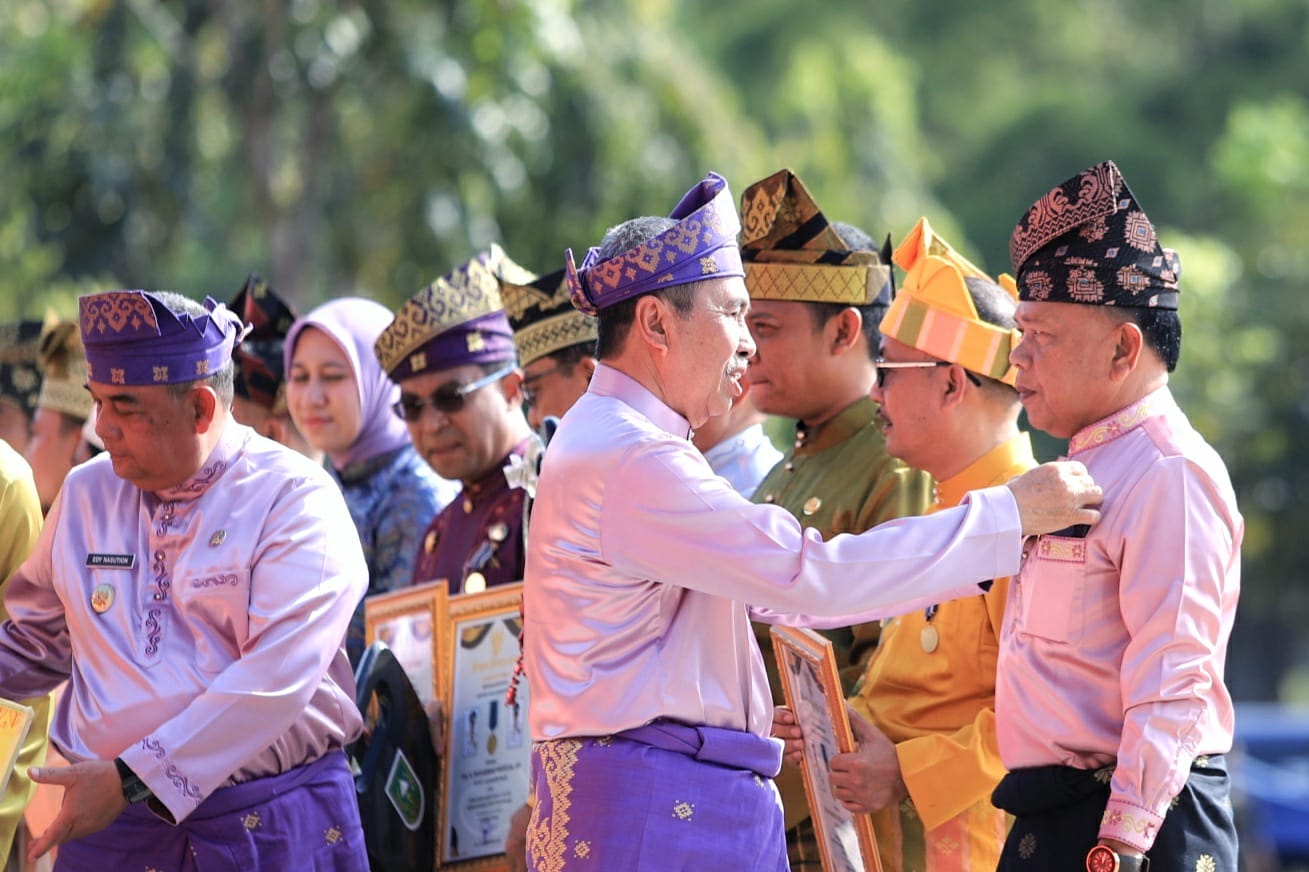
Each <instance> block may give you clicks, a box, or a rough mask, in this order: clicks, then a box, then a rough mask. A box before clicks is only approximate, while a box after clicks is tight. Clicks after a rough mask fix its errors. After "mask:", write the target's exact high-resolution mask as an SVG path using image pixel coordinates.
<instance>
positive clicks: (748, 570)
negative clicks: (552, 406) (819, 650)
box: [524, 365, 1020, 741]
mask: <svg viewBox="0 0 1309 872" xmlns="http://www.w3.org/2000/svg"><path fill="white" fill-rule="evenodd" d="M689 433H690V426H689V425H688V423H687V421H686V419H685V418H683V417H681V416H680V415H678V414H677V413H676V412H675V411H673V410H672V409H671V408H669V407H668V406H667V405H665V404H664V403H663V402H661V401H660V400H659V399H658V398H657V397H655V396H654V395H653V394H652V393H650V392H649V391H648V390H646V389H645V388H644V387H642V386H641V385H640V384H638V383H637V382H636V381H634V380H633V379H631V378H629V377H628V376H626V375H624V374H622V373H621V372H619V371H618V370H616V369H613V368H611V367H608V366H605V365H601V366H599V367H597V368H596V372H595V375H594V376H593V377H592V379H591V385H590V388H589V389H588V391H587V393H586V394H585V395H584V396H583V397H582V398H581V399H580V400H579V401H578V403H577V404H576V405H575V406H574V407H573V408H572V409H571V410H569V412H568V414H567V415H565V416H564V419H563V421H562V422H561V424H560V426H559V430H558V432H557V433H556V434H555V437H554V439H553V440H552V441H551V443H550V448H549V450H548V451H547V452H546V455H545V462H544V464H543V468H542V471H541V477H540V481H539V484H538V487H537V496H536V503H535V505H534V508H533V514H532V528H531V535H530V536H529V537H528V555H527V572H526V587H525V594H524V599H525V602H524V613H525V619H526V631H525V634H524V646H525V652H526V671H527V676H528V681H529V684H530V688H531V711H530V723H531V730H532V737H533V739H535V740H538V741H539V740H549V739H558V738H562V737H566V736H603V735H609V734H611V733H614V732H618V731H621V730H625V729H629V728H632V727H637V726H640V725H643V724H646V723H649V722H650V721H652V720H654V719H655V718H659V717H664V718H672V719H674V720H678V721H682V722H684V723H689V724H705V725H709V726H715V727H725V728H729V729H736V730H749V731H751V732H754V733H757V734H759V735H766V734H767V732H768V729H769V726H770V724H771V720H772V711H773V705H772V696H771V694H770V693H769V690H768V680H767V677H766V675H765V672H764V664H763V660H762V658H761V657H760V654H759V649H758V647H757V645H756V643H755V638H754V633H753V631H752V630H751V627H750V617H751V615H752V614H753V615H754V616H755V617H756V618H762V619H765V620H768V619H772V620H774V621H775V622H781V621H785V622H788V623H801V622H803V623H811V624H820V623H824V622H825V621H827V622H831V623H837V624H842V623H849V621H850V619H851V618H850V616H854V619H855V620H859V621H864V620H871V619H874V618H876V617H882V616H885V615H889V614H895V613H898V612H901V611H904V610H905V609H912V608H915V607H922V605H926V604H930V603H932V602H939V601H940V599H939V598H941V597H945V596H948V595H950V594H953V595H955V596H959V595H964V594H970V593H975V592H976V587H975V586H974V585H975V583H976V582H980V581H983V580H986V579H991V578H997V577H1001V576H1005V575H1011V574H1013V572H1014V571H1015V570H1016V569H1017V566H1018V557H1019V554H1020V524H1019V518H1018V510H1017V506H1016V505H1015V503H1014V500H1013V497H1012V495H1011V494H1010V492H1009V490H1008V489H1007V488H992V489H988V490H984V491H979V492H977V493H975V494H973V495H972V497H971V498H970V499H969V501H968V503H967V505H965V506H962V507H960V508H958V509H951V510H948V511H945V512H941V513H938V514H936V515H933V516H931V517H923V518H913V519H906V520H902V521H894V522H891V523H888V524H884V525H882V526H879V527H877V528H875V529H874V530H872V531H869V532H868V533H865V534H862V535H859V536H851V535H841V536H835V537H833V538H832V539H830V540H829V541H827V542H823V540H822V537H821V536H819V535H818V533H817V532H816V531H813V530H809V531H803V530H801V528H800V524H799V523H798V522H797V521H796V519H795V517H794V516H793V515H791V513H790V512H788V511H786V510H785V509H782V508H779V507H777V506H769V505H755V504H754V503H751V502H750V501H749V500H747V499H745V498H744V497H742V496H741V495H739V494H738V493H736V492H735V491H734V490H732V488H731V486H730V485H728V483H727V482H726V481H724V480H723V479H722V478H720V477H718V476H717V475H715V474H714V473H713V471H712V470H711V469H710V467H709V464H708V463H707V462H706V461H705V459H704V457H703V455H701V454H700V452H698V451H696V449H695V447H694V446H693V445H692V444H691V443H690V442H689V441H688V438H687V437H688V434H689ZM747 603H749V604H751V605H752V606H753V607H757V608H752V609H747V606H746V604H747ZM766 612H767V613H766ZM795 613H802V614H803V615H805V616H807V617H805V616H799V615H796V614H795Z"/></svg>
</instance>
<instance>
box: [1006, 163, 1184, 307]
mask: <svg viewBox="0 0 1309 872" xmlns="http://www.w3.org/2000/svg"><path fill="white" fill-rule="evenodd" d="M1009 257H1010V259H1011V260H1012V261H1013V265H1014V275H1015V276H1017V280H1018V295H1019V297H1020V299H1023V300H1036V301H1042V300H1044V301H1049V302H1052V303H1084V304H1088V305H1093V306H1129V307H1133V308H1151V309H1176V308H1177V293H1178V289H1177V280H1178V279H1179V278H1180V277H1181V274H1182V264H1181V261H1180V260H1179V259H1178V257H1177V252H1175V251H1173V250H1171V249H1168V248H1163V247H1161V246H1160V245H1159V239H1158V237H1157V236H1156V234H1155V229H1154V225H1153V224H1151V223H1150V219H1149V218H1147V217H1146V214H1145V212H1144V211H1143V210H1142V209H1141V207H1140V205H1139V204H1138V203H1137V202H1136V197H1134V196H1132V191H1131V189H1130V188H1128V187H1127V182H1126V181H1125V180H1124V179H1123V174H1122V173H1120V172H1119V171H1118V167H1117V166H1115V165H1114V162H1113V161H1111V160H1107V161H1105V162H1104V163H1101V164H1096V165H1095V166H1093V167H1091V168H1090V169H1088V170H1083V171H1082V172H1080V173H1078V174H1077V175H1075V176H1073V177H1072V178H1071V179H1069V180H1068V181H1066V182H1064V183H1063V184H1062V185H1059V186H1058V187H1056V188H1054V189H1053V190H1051V191H1050V192H1049V193H1048V194H1046V195H1045V196H1044V197H1042V198H1041V199H1039V200H1037V201H1036V202H1035V203H1033V204H1032V206H1031V208H1029V209H1028V210H1027V213H1026V214H1025V215H1023V217H1022V219H1021V220H1020V221H1019V222H1018V226H1017V227H1015V228H1014V232H1013V235H1012V236H1011V237H1010V238H1009Z"/></svg>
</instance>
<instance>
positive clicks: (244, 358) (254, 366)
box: [228, 273, 296, 414]
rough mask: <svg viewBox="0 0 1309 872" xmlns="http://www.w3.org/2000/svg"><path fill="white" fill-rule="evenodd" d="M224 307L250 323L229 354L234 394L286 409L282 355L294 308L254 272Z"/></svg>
mask: <svg viewBox="0 0 1309 872" xmlns="http://www.w3.org/2000/svg"><path fill="white" fill-rule="evenodd" d="M228 306H229V307H230V308H231V309H232V311H233V312H235V313H236V314H237V315H239V316H240V317H241V320H243V321H245V323H247V324H249V325H250V335H249V336H247V337H246V338H245V341H244V342H242V343H241V344H240V346H238V347H237V349H236V350H235V351H234V352H233V353H232V361H233V362H234V363H235V364H236V380H235V388H236V395H237V396H238V397H242V398H244V399H247V400H250V401H251V402H253V403H258V404H259V405H261V406H263V407H264V408H265V409H270V410H272V411H273V412H276V413H277V414H282V413H283V412H285V410H286V368H285V365H284V362H283V358H284V356H285V355H284V351H285V347H286V334H287V332H288V331H289V330H290V329H291V325H292V324H294V323H295V319H296V314H295V310H294V309H292V308H291V304H290V303H288V302H286V301H285V300H283V299H282V298H281V297H280V296H278V294H277V291H275V290H273V289H272V288H270V287H269V286H268V282H266V281H264V280H263V279H262V278H260V277H259V276H258V275H256V274H254V273H251V274H250V275H249V277H248V278H246V280H245V284H244V285H242V286H241V290H240V291H238V292H237V294H236V296H235V297H233V298H232V302H231V303H229V304H228Z"/></svg>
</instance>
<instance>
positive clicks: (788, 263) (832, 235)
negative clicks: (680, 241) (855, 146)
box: [741, 169, 895, 306]
mask: <svg viewBox="0 0 1309 872" xmlns="http://www.w3.org/2000/svg"><path fill="white" fill-rule="evenodd" d="M741 222H742V230H741V257H742V258H743V259H744V260H745V284H746V287H747V288H749V290H750V298H751V299H754V300H793V301H794V300H798V301H804V302H810V303H838V304H843V305H847V306H866V305H868V304H869V303H872V302H874V301H877V302H880V303H883V304H889V303H890V302H891V294H892V292H893V291H894V289H895V281H894V278H893V276H892V273H891V264H890V262H889V260H890V255H891V243H890V239H889V237H888V239H887V244H886V246H885V248H884V250H883V251H882V252H880V253H879V252H876V251H860V250H854V249H851V248H850V246H849V245H848V244H846V241H845V240H844V239H842V238H841V234H840V233H838V232H837V230H836V228H835V227H833V226H832V225H831V223H830V222H829V221H828V220H827V217H826V216H824V215H823V213H822V210H820V209H819V208H818V204H817V203H815V202H814V199H813V197H811V196H810V195H809V191H808V189H807V188H805V186H804V182H802V181H800V177H799V176H797V175H796V174H795V173H793V172H791V171H790V170H789V169H786V170H778V171H777V172H775V173H773V174H772V175H771V176H769V177H768V178H766V179H763V180H761V181H758V182H755V183H754V184H753V185H751V186H750V187H748V188H746V189H745V193H743V194H742V195H741Z"/></svg>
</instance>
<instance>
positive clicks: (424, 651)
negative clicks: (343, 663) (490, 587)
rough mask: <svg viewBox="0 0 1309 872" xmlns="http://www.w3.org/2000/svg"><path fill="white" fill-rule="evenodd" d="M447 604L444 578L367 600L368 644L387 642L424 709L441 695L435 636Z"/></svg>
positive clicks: (366, 627) (365, 631)
mask: <svg viewBox="0 0 1309 872" xmlns="http://www.w3.org/2000/svg"><path fill="white" fill-rule="evenodd" d="M446 601H447V597H446V583H445V580H444V579H442V580H441V581H433V582H428V583H427V584H420V585H415V586H414V587H406V588H401V589H400V590H395V591H391V592H389V593H381V594H377V595H375V596H370V597H368V598H366V599H365V600H364V635H365V639H366V643H367V644H368V645H371V644H373V643H374V642H384V643H386V647H388V648H390V649H391V653H393V654H394V655H395V659H396V660H397V661H399V663H400V665H401V666H403V667H404V671H405V674H406V675H408V676H409V682H410V684H412V685H413V686H414V692H415V693H417V694H418V698H419V699H420V700H422V702H423V705H424V706H426V705H427V704H428V703H429V702H431V701H432V700H433V699H436V698H437V697H438V696H439V692H438V687H439V682H438V676H437V669H436V660H437V652H436V649H437V641H438V640H437V638H436V635H435V633H436V630H437V628H438V627H440V626H441V625H442V624H443V622H444V614H445V604H446Z"/></svg>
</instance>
